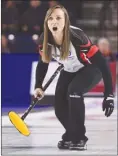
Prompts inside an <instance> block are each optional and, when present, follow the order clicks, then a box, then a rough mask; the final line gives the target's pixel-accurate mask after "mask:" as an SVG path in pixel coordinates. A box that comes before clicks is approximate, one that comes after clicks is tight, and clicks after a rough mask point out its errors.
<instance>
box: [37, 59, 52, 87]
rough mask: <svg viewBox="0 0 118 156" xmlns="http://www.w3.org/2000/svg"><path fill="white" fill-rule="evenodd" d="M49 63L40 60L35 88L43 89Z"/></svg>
mask: <svg viewBox="0 0 118 156" xmlns="http://www.w3.org/2000/svg"><path fill="white" fill-rule="evenodd" d="M48 65H49V63H44V62H42V61H39V62H38V64H37V67H36V80H35V82H36V83H35V88H41V89H42V83H43V80H44V78H45V75H46V73H47V70H48Z"/></svg>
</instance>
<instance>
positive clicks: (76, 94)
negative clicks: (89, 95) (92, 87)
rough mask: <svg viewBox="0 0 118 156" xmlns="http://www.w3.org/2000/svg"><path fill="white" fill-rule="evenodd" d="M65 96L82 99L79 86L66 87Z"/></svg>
mask: <svg viewBox="0 0 118 156" xmlns="http://www.w3.org/2000/svg"><path fill="white" fill-rule="evenodd" d="M67 98H81V99H83V95H82V92H81V90H80V89H79V88H73V87H72V86H71V85H70V86H69V87H68V92H67Z"/></svg>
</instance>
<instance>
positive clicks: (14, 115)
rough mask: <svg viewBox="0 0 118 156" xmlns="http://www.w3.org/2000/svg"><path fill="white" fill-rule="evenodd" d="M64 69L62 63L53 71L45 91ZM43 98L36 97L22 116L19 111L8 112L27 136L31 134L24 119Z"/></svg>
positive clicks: (20, 130)
mask: <svg viewBox="0 0 118 156" xmlns="http://www.w3.org/2000/svg"><path fill="white" fill-rule="evenodd" d="M62 69H63V65H60V66H59V67H58V68H57V69H56V71H55V72H54V73H53V75H52V76H51V78H50V79H49V80H48V82H47V83H46V84H45V86H44V87H43V91H45V90H46V89H47V88H48V86H49V85H50V83H51V82H52V81H53V80H54V78H55V77H56V76H57V74H58V73H59V72H60V71H61V70H62ZM41 99H42V98H40V97H39V98H38V99H37V98H35V99H34V100H33V101H32V102H31V104H30V106H29V107H28V108H27V110H26V111H25V112H24V114H23V115H22V116H21V117H20V116H19V115H18V114H17V113H15V112H14V111H10V112H9V113H8V116H9V119H10V121H11V123H12V124H13V125H14V127H15V128H16V129H17V130H18V131H19V132H20V133H21V134H23V135H25V136H29V135H30V131H29V129H28V126H27V125H26V123H25V122H24V119H25V118H26V117H27V115H28V114H29V112H30V111H31V110H32V108H33V107H34V106H35V105H36V104H37V103H38V102H39V101H40V100H41Z"/></svg>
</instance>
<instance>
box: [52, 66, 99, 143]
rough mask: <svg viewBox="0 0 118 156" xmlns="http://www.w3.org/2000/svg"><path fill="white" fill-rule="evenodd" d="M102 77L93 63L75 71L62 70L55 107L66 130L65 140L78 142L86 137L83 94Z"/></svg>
mask: <svg viewBox="0 0 118 156" xmlns="http://www.w3.org/2000/svg"><path fill="white" fill-rule="evenodd" d="M101 78H102V76H101V72H100V71H99V70H98V69H97V68H95V67H93V66H92V65H88V66H86V67H83V68H82V69H80V70H79V71H77V72H75V73H69V72H66V71H64V70H62V71H61V73H60V77H59V79H58V82H57V86H56V91H55V104H54V108H55V114H56V116H57V118H58V120H59V121H60V122H61V124H62V125H63V126H64V128H65V130H66V132H65V133H64V134H63V136H62V139H63V140H71V141H73V142H76V141H79V140H80V139H84V138H85V137H86V136H85V133H86V128H85V124H84V122H85V104H84V98H83V94H84V93H87V92H88V91H89V90H90V89H92V88H93V87H94V86H95V85H96V84H97V83H98V82H99V81H100V80H101Z"/></svg>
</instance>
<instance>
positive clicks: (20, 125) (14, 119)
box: [9, 111, 30, 136]
mask: <svg viewBox="0 0 118 156" xmlns="http://www.w3.org/2000/svg"><path fill="white" fill-rule="evenodd" d="M9 119H10V121H11V123H12V124H13V125H14V126H15V127H16V129H17V130H18V131H19V132H20V133H21V134H23V135H25V136H28V135H30V131H29V129H28V127H27V125H26V124H25V122H24V121H23V120H22V119H21V117H20V116H19V115H18V114H17V113H15V112H13V111H11V112H9Z"/></svg>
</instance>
